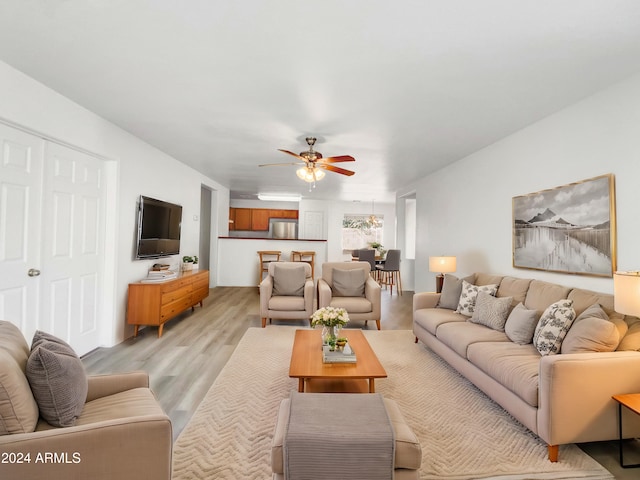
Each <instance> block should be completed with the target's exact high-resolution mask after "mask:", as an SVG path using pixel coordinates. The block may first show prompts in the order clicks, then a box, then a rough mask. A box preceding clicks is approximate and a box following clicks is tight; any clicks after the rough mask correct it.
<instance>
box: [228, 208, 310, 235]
mask: <svg viewBox="0 0 640 480" xmlns="http://www.w3.org/2000/svg"><path fill="white" fill-rule="evenodd" d="M271 218H288V219H294V220H296V219H297V218H298V210H275V209H268V208H234V207H230V208H229V231H234V230H239V231H258V232H261V231H262V232H266V231H268V230H269V219H271Z"/></svg>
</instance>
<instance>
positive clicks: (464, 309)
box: [456, 280, 498, 317]
mask: <svg viewBox="0 0 640 480" xmlns="http://www.w3.org/2000/svg"><path fill="white" fill-rule="evenodd" d="M497 291H498V285H482V286H478V285H473V284H471V283H469V282H467V281H466V280H462V292H461V293H460V300H458V308H456V312H457V313H461V314H462V315H466V316H467V317H470V316H471V315H473V309H474V307H475V305H476V299H477V298H478V292H485V293H488V294H489V295H495V294H496V292H497Z"/></svg>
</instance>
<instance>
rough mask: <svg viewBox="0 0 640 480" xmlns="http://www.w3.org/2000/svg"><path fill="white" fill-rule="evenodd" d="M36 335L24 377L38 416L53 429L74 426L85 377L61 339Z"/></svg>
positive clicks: (83, 396) (83, 398)
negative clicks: (38, 411)
mask: <svg viewBox="0 0 640 480" xmlns="http://www.w3.org/2000/svg"><path fill="white" fill-rule="evenodd" d="M51 337H52V336H50V335H49V334H44V335H43V332H39V331H38V332H36V334H35V336H34V341H33V345H34V347H33V348H32V349H31V354H30V355H29V359H28V360H27V367H26V372H25V373H26V376H27V380H28V381H29V385H30V386H31V391H32V392H33V397H34V398H35V400H36V403H37V404H38V408H39V410H40V415H41V416H42V418H44V419H45V420H46V421H47V422H48V423H50V424H51V425H53V426H55V427H69V426H72V425H74V424H75V422H76V419H77V418H78V417H79V416H80V413H81V412H82V409H83V407H84V404H85V401H86V400H87V390H88V382H87V374H86V372H85V370H84V366H83V365H82V362H81V361H80V359H79V358H78V356H77V355H76V353H75V352H74V351H73V349H72V348H71V347H70V346H69V345H68V344H67V343H66V342H64V341H63V340H61V339H59V338H56V337H53V339H52V340H49V339H48V338H51Z"/></svg>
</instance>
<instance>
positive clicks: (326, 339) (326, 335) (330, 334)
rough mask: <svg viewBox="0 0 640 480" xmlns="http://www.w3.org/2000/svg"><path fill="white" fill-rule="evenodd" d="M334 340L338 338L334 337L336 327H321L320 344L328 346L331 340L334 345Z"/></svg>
mask: <svg viewBox="0 0 640 480" xmlns="http://www.w3.org/2000/svg"><path fill="white" fill-rule="evenodd" d="M336 338H338V337H337V335H336V327H333V326H331V327H330V326H327V325H325V326H323V327H322V343H323V344H324V345H329V344H330V342H331V340H333V342H332V343H333V345H335V344H336V343H335V342H336Z"/></svg>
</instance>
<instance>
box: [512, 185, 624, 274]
mask: <svg viewBox="0 0 640 480" xmlns="http://www.w3.org/2000/svg"><path fill="white" fill-rule="evenodd" d="M615 234H616V214H615V191H614V182H613V175H612V174H608V175H602V176H600V177H595V178H590V179H587V180H583V181H581V182H576V183H571V184H569V185H563V186H561V187H556V188H551V189H549V190H542V191H540V192H535V193H530V194H527V195H521V196H519V197H513V266H514V267H516V268H530V269H534V270H546V271H551V272H563V273H573V274H581V275H594V276H601V277H611V276H613V272H614V271H615V269H616V235H615Z"/></svg>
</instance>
